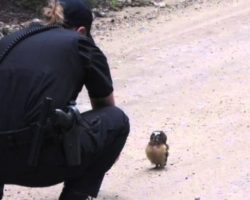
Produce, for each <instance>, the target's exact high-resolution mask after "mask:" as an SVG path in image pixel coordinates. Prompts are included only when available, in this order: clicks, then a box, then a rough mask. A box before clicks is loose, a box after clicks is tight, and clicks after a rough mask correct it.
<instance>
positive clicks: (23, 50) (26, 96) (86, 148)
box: [0, 25, 129, 196]
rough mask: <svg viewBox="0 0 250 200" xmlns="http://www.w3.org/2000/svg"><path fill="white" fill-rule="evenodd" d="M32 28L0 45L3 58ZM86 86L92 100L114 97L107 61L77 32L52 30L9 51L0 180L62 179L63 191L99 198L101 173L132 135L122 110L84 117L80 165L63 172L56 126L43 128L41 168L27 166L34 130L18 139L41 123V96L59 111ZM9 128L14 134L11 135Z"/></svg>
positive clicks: (3, 75)
mask: <svg viewBox="0 0 250 200" xmlns="http://www.w3.org/2000/svg"><path fill="white" fill-rule="evenodd" d="M36 26H40V25H36ZM32 28H33V27H30V28H27V29H24V30H22V31H19V32H17V33H14V34H12V35H9V36H6V37H5V38H3V39H2V40H0V53H1V52H4V51H5V50H6V48H8V46H9V43H10V42H11V41H14V40H15V38H18V37H19V36H20V35H22V32H27V30H29V29H32ZM84 85H85V86H86V88H87V90H88V92H89V96H90V97H92V98H102V97H106V96H108V95H109V94H111V93H112V91H113V86H112V79H111V76H110V71H109V67H108V64H107V60H106V58H105V56H104V55H103V53H102V52H101V50H100V49H99V48H98V47H96V45H95V44H94V43H93V42H92V41H90V40H88V38H87V37H84V36H81V35H80V34H78V33H77V32H74V31H70V30H66V29H64V28H61V27H57V28H52V29H49V30H46V31H43V32H39V33H36V34H33V35H31V36H30V37H27V38H25V39H23V40H20V41H19V43H18V44H16V45H15V46H14V47H13V48H12V49H11V50H10V51H9V53H8V54H7V56H6V57H5V58H4V59H3V61H2V62H1V63H0V86H1V89H0V102H1V104H0V110H1V112H0V163H1V165H0V182H2V183H4V184H18V185H24V186H48V185H53V184H56V183H59V182H62V181H64V182H65V185H66V187H65V190H68V189H69V190H70V189H71V188H72V189H74V190H78V191H81V192H83V193H86V194H88V195H91V196H96V195H97V193H98V191H99V188H100V185H101V182H102V179H103V176H104V174H105V172H106V171H107V170H108V169H110V167H111V166H112V165H113V163H114V161H115V159H116V158H117V156H118V155H119V153H120V151H121V150H122V148H123V146H124V144H125V141H126V138H127V135H128V133H129V123H128V118H127V117H126V115H125V114H124V113H123V112H122V111H121V110H120V109H119V108H116V107H106V108H102V109H99V110H95V111H89V112H86V113H82V114H81V115H82V118H83V119H84V120H85V121H87V123H88V124H89V125H90V127H91V129H92V131H91V132H88V133H84V132H83V133H81V150H82V152H81V155H82V156H81V158H82V164H81V165H80V166H74V167H69V166H67V163H66V161H65V156H64V150H63V149H62V145H61V141H60V139H58V135H60V133H58V132H57V130H54V129H53V128H50V129H48V130H46V133H45V135H46V137H45V138H46V139H45V142H44V143H43V146H42V150H41V154H40V156H39V164H38V166H37V167H35V168H34V167H30V166H28V164H27V159H28V156H29V152H30V146H31V140H32V138H31V136H32V133H30V132H32V130H29V131H27V133H25V134H19V133H18V131H19V130H20V129H22V128H26V127H29V126H30V124H32V123H33V122H36V121H37V120H38V116H39V112H40V108H41V102H42V100H43V99H44V98H45V97H51V98H53V100H54V106H55V108H61V109H64V108H65V107H66V106H67V105H68V103H69V102H70V101H72V100H76V98H77V96H78V94H79V92H80V91H81V89H82V87H83V86H84ZM13 130H17V131H16V133H14V137H12V136H13ZM6 131H10V133H11V134H6V133H8V132H6ZM14 132H15V131H14Z"/></svg>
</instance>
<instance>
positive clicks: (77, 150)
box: [54, 104, 83, 166]
mask: <svg viewBox="0 0 250 200" xmlns="http://www.w3.org/2000/svg"><path fill="white" fill-rule="evenodd" d="M80 121H81V116H80V112H79V110H78V109H77V108H76V106H75V105H74V104H71V105H70V106H68V111H67V112H64V111H63V110H61V109H56V110H55V118H54V123H55V125H57V126H58V127H59V128H60V129H61V131H62V134H63V147H64V152H65V157H66V161H67V164H68V165H69V166H77V165H80V164H81V143H80V133H81V132H82V128H83V127H82V126H81V125H80Z"/></svg>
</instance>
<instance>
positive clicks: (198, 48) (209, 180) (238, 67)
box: [5, 0, 250, 200]
mask: <svg viewBox="0 0 250 200" xmlns="http://www.w3.org/2000/svg"><path fill="white" fill-rule="evenodd" d="M214 2H215V1H214ZM97 42H98V43H99V44H100V45H101V46H102V49H103V50H104V52H105V53H106V54H107V56H108V58H109V61H110V65H111V70H112V74H113V77H114V86H115V88H116V92H115V96H116V99H117V104H118V105H120V106H121V107H122V108H123V109H124V110H125V111H126V112H127V113H128V115H129V116H130V120H131V135H130V138H129V140H128V143H127V145H126V148H125V149H124V151H123V153H122V156H121V158H120V160H119V162H118V163H117V164H116V165H115V166H114V168H113V169H112V170H111V171H110V172H109V173H108V174H107V177H106V179H105V181H104V184H103V187H102V188H101V192H100V197H99V198H98V199H106V200H115V199H117V200H184V199H185V200H250V154H249V152H250V133H249V132H250V87H249V83H250V61H249V55H250V48H249V46H250V4H249V1H248V0H238V1H231V0H227V1H225V2H222V3H220V4H216V3H206V4H203V5H200V4H199V5H195V6H192V7H189V8H188V9H185V10H179V11H176V12H174V13H172V14H164V11H161V14H160V15H159V16H158V17H157V19H154V20H152V21H150V22H146V21H141V22H138V23H137V24H135V25H133V26H126V25H124V26H121V27H120V29H116V30H114V31H111V32H110V33H109V36H108V37H105V38H104V39H102V40H101V39H100V38H97ZM84 97H85V96H84V95H83V96H82V98H81V99H80V101H79V103H80V104H81V109H82V110H85V109H87V108H88V105H87V102H86V101H85V100H84ZM158 129H162V130H165V131H166V132H167V134H168V139H169V140H168V141H169V145H170V157H169V162H168V166H167V168H166V169H164V170H160V171H156V170H152V167H153V166H152V165H151V164H150V163H149V161H148V160H147V159H146V157H145V153H144V150H145V147H146V144H147V142H148V139H149V135H150V133H151V132H152V131H153V130H158ZM60 189H61V185H59V186H55V187H50V188H45V189H27V188H20V187H14V186H8V187H7V191H6V198H5V199H7V200H10V199H11V200H13V199H22V200H23V199H34V200H45V199H46V200H55V199H56V198H57V196H58V193H59V191H60Z"/></svg>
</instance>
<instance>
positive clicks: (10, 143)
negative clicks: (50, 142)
mask: <svg viewBox="0 0 250 200" xmlns="http://www.w3.org/2000/svg"><path fill="white" fill-rule="evenodd" d="M35 126H36V123H34V124H32V125H31V126H29V127H26V128H22V129H17V130H11V131H0V149H11V148H16V147H21V146H23V145H27V144H31V143H32V140H33V138H34V127H35ZM56 136H57V135H56V133H55V132H52V131H46V133H45V138H46V139H49V138H55V137H56Z"/></svg>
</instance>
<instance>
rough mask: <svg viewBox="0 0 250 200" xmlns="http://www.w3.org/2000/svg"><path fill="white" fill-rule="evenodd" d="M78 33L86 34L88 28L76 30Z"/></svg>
mask: <svg viewBox="0 0 250 200" xmlns="http://www.w3.org/2000/svg"><path fill="white" fill-rule="evenodd" d="M76 31H77V32H78V33H81V34H86V28H85V27H84V26H80V27H78V28H76Z"/></svg>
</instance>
